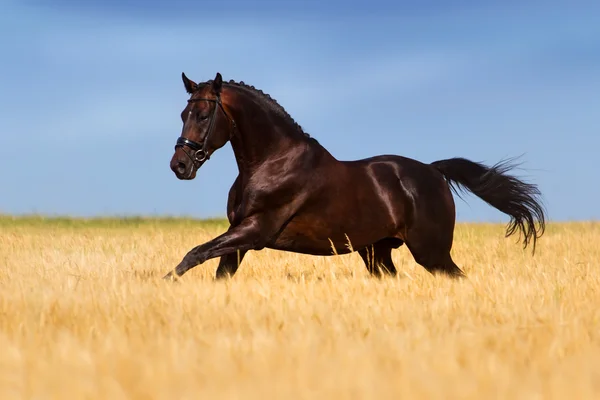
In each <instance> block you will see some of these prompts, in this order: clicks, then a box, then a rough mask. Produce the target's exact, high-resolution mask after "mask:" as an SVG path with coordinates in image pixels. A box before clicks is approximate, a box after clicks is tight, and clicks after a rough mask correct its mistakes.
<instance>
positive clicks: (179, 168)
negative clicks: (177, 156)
mask: <svg viewBox="0 0 600 400" xmlns="http://www.w3.org/2000/svg"><path fill="white" fill-rule="evenodd" d="M177 172H179V173H180V174H183V173H184V172H185V164H184V163H182V162H181V161H180V162H178V163H177Z"/></svg>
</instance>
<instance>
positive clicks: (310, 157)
mask: <svg viewBox="0 0 600 400" xmlns="http://www.w3.org/2000/svg"><path fill="white" fill-rule="evenodd" d="M182 79H183V83H184V85H185V89H186V90H187V92H188V93H189V94H190V95H191V97H190V99H189V100H188V103H187V105H186V107H185V109H184V110H183V112H182V113H181V119H182V121H183V129H182V132H181V136H180V137H179V138H178V139H177V144H176V146H175V154H174V155H173V158H172V159H171V169H172V170H173V172H174V173H175V175H176V176H177V178H179V179H194V177H195V176H196V171H197V170H198V168H200V167H201V166H202V165H203V164H204V162H206V161H207V160H209V158H210V156H211V154H212V153H213V152H214V151H216V150H218V149H219V148H221V147H223V146H224V145H225V144H226V143H227V142H228V141H229V142H231V146H232V148H233V152H234V154H235V159H236V162H237V165H238V169H239V174H238V176H237V178H236V180H235V182H234V183H233V186H232V187H231V190H230V191H229V198H228V201H227V218H228V219H229V222H230V227H229V229H228V230H227V231H226V232H225V233H223V234H222V235H220V236H218V237H216V238H214V239H213V240H211V241H209V242H206V243H204V244H202V245H199V246H197V247H195V248H193V249H192V250H191V251H189V252H188V253H187V254H186V256H185V257H184V258H183V260H182V261H181V262H180V263H179V265H177V267H176V268H175V269H174V270H173V271H171V272H169V273H168V274H167V275H165V277H164V278H171V279H174V278H175V277H176V276H181V275H183V274H184V273H185V272H186V271H188V270H189V269H190V268H193V267H194V266H196V265H199V264H202V263H204V262H205V261H207V260H209V259H212V258H215V257H221V259H220V262H219V266H218V269H217V272H216V276H217V278H223V277H226V276H233V275H234V274H235V272H236V271H237V269H238V267H239V264H240V263H241V261H242V259H243V258H244V255H245V254H246V252H247V251H248V250H260V249H263V248H265V247H266V248H270V249H277V250H285V251H291V252H297V253H304V254H312V255H321V256H326V255H332V254H333V251H332V250H333V249H332V246H334V247H335V250H336V252H337V253H338V254H346V253H349V252H351V251H358V253H359V254H360V256H361V257H362V259H363V260H364V262H365V265H366V267H367V269H368V271H369V272H370V273H371V274H373V275H375V276H381V274H382V273H385V274H389V275H395V274H396V273H397V271H396V268H395V266H394V264H393V262H392V258H391V252H392V249H395V248H398V247H400V246H401V245H402V244H404V243H406V245H407V246H408V249H409V250H410V252H411V254H412V255H413V257H414V258H415V261H416V262H417V263H419V264H420V265H422V266H423V267H424V268H425V269H427V271H429V272H431V273H437V272H443V273H446V274H447V275H449V276H452V277H459V276H463V275H464V274H463V272H462V271H461V269H460V268H459V267H458V266H457V265H456V264H455V263H454V261H453V260H452V257H451V256H450V249H451V248H452V240H453V232H454V224H455V209H454V200H453V197H452V191H457V188H458V185H462V186H463V187H465V188H467V189H469V190H470V191H471V192H473V193H474V194H475V195H477V196H479V197H480V198H481V199H483V200H484V201H486V202H487V203H488V204H490V205H491V206H493V207H495V208H497V209H498V210H500V211H502V212H503V213H505V214H507V215H509V216H510V217H511V218H510V222H509V224H508V226H507V231H506V236H509V235H511V234H513V233H515V232H516V231H519V234H520V233H523V235H524V238H523V246H524V248H525V247H527V245H528V243H529V242H530V241H531V240H533V251H534V252H535V243H536V240H537V239H538V238H539V237H540V236H541V235H542V234H543V232H544V229H545V217H544V209H543V206H542V205H541V204H540V203H539V202H538V200H537V199H536V197H537V196H539V195H540V193H539V190H538V189H537V187H536V186H535V185H532V184H528V183H524V182H522V181H520V180H518V179H517V178H515V177H512V176H510V175H507V174H506V172H507V171H508V170H509V169H511V168H512V166H511V165H510V164H509V163H508V162H501V163H499V164H496V165H495V166H493V167H487V166H485V165H482V164H480V163H475V162H472V161H469V160H466V159H464V158H451V159H447V160H440V161H435V162H433V163H431V164H424V163H422V162H419V161H416V160H413V159H410V158H406V157H401V156H397V155H381V156H376V157H371V158H367V159H363V160H356V161H339V160H337V159H336V158H335V157H333V156H332V155H331V154H330V153H329V152H328V151H327V150H326V149H325V148H323V147H322V146H321V145H320V144H319V143H318V142H317V141H316V140H315V139H313V138H311V137H310V136H309V135H307V134H306V133H305V132H304V131H303V130H302V128H301V127H300V126H299V125H298V124H296V123H295V122H294V120H293V119H292V118H291V117H290V116H289V115H288V114H287V113H286V112H285V110H284V109H283V108H282V107H281V106H280V105H279V104H277V102H276V101H275V100H273V99H272V98H271V97H270V96H268V95H266V94H264V93H263V92H262V91H260V90H257V89H255V88H254V87H252V86H248V85H246V84H244V83H243V82H240V83H236V82H233V81H230V82H229V83H223V80H222V77H221V75H220V74H219V73H217V75H216V77H215V79H214V80H211V81H208V82H205V83H202V84H197V83H195V82H193V81H191V80H190V79H188V78H187V77H186V76H185V74H182ZM451 189H452V190H451ZM457 194H458V192H457ZM536 220H537V223H538V226H537V227H536ZM349 244H351V246H352V250H351V249H350V248H349V246H348V245H349Z"/></svg>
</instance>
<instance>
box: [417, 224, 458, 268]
mask: <svg viewBox="0 0 600 400" xmlns="http://www.w3.org/2000/svg"><path fill="white" fill-rule="evenodd" d="M451 229H452V228H451ZM406 246H407V247H408V249H409V250H410V252H411V254H412V255H413V257H414V258H415V261H416V262H417V263H418V264H419V265H421V266H422V267H424V268H425V269H426V270H427V271H429V272H430V273H431V274H433V275H435V274H438V273H443V274H446V275H448V276H450V277H452V278H460V277H464V276H465V274H464V272H463V271H462V270H461V269H460V268H459V267H458V266H457V265H456V264H455V263H454V261H453V260H452V256H450V249H451V248H452V230H450V231H449V232H448V231H443V230H440V228H439V227H436V228H434V229H430V228H428V227H427V226H426V225H421V226H417V227H414V228H412V229H411V230H410V231H409V233H408V235H407V238H406Z"/></svg>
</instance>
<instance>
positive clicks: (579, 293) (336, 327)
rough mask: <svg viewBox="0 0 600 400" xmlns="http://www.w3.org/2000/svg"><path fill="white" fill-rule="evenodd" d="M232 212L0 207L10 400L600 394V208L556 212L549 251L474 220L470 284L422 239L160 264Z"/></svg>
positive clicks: (5, 388) (467, 235)
mask: <svg viewBox="0 0 600 400" xmlns="http://www.w3.org/2000/svg"><path fill="white" fill-rule="evenodd" d="M225 228H226V225H225V223H224V222H223V221H209V222H201V221H193V220H170V219H163V220H151V219H148V220H146V219H127V220H119V219H104V220H70V219H43V218H36V217H23V218H11V217H0V232H1V234H0V244H1V246H0V262H1V268H0V315H1V319H0V349H2V350H1V352H0V398H2V399H25V398H27V399H33V398H35V399H50V398H53V399H67V398H69V399H84V398H85V399H111V400H117V399H126V398H127V399H150V398H152V399H266V398H269V399H271V398H277V399H286V398H290V399H292V398H293V399H316V398H327V399H329V398H335V399H337V400H341V399H363V398H376V399H392V398H393V399H399V398H410V399H419V398H429V399H438V398H440V399H441V398H444V399H447V398H464V399H466V398H468V399H482V398H513V399H541V398H544V399H564V398H571V399H575V398H576V399H592V398H599V396H600V324H599V322H600V307H599V305H600V270H599V267H600V262H599V260H600V246H599V243H600V223H595V222H587V223H584V222H580V223H550V225H549V226H548V230H547V232H546V234H545V236H544V237H543V238H542V239H541V240H540V242H539V243H538V248H537V251H536V254H535V256H532V255H531V251H530V249H527V250H522V248H521V245H520V244H518V243H516V240H517V237H511V238H508V239H506V238H504V226H503V225H500V224H497V225H496V224H459V225H458V226H457V228H456V234H455V245H454V249H453V253H452V254H453V257H454V259H455V261H456V262H457V264H458V265H459V266H461V268H462V269H463V270H464V271H465V272H466V274H467V275H468V279H466V280H463V281H451V280H449V279H447V278H444V277H434V276H432V275H430V274H429V273H428V272H426V271H425V270H424V269H423V268H422V267H420V266H419V265H417V264H415V262H414V261H413V259H412V257H411V256H410V253H409V252H408V250H407V249H406V247H402V248H400V249H398V250H395V251H394V253H393V257H394V262H395V263H396V266H397V268H398V270H399V271H400V276H399V277H398V278H394V279H391V278H387V279H382V280H377V279H373V278H370V277H369V276H368V275H367V271H366V268H365V267H364V264H363V263H362V261H361V259H360V257H359V256H358V254H356V253H354V254H350V255H344V256H332V257H311V256H303V255H295V254H291V253H283V252H276V251H269V250H263V251H260V252H250V253H249V254H248V255H247V256H246V258H245V259H244V262H243V264H242V266H241V267H240V270H239V272H238V273H237V274H236V275H235V277H234V278H233V279H232V280H229V281H224V282H214V281H213V280H212V276H213V275H214V271H215V268H216V265H217V263H218V261H217V260H210V261H209V262H207V263H206V264H204V265H201V266H198V267H196V268H195V269H193V270H191V271H190V272H188V273H187V274H186V275H185V276H184V277H183V278H182V279H181V280H180V281H179V282H176V283H169V282H165V281H163V280H162V279H161V277H162V276H163V275H164V274H165V273H166V272H167V271H168V270H169V269H171V268H172V267H174V266H175V265H176V264H177V263H178V262H179V261H180V259H181V257H182V256H183V255H184V254H185V253H186V252H187V251H188V250H189V249H191V248H192V247H193V246H195V245H197V244H199V243H202V242H204V241H206V240H208V239H210V238H212V237H213V236H215V235H217V234H219V233H221V232H223V231H224V230H225Z"/></svg>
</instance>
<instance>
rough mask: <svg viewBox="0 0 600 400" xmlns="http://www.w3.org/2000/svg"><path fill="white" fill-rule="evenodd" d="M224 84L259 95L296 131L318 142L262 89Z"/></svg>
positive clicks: (244, 85)
mask: <svg viewBox="0 0 600 400" xmlns="http://www.w3.org/2000/svg"><path fill="white" fill-rule="evenodd" d="M212 82H213V80H212V79H211V80H208V81H206V82H205V83H206V84H212ZM223 83H224V84H225V83H226V84H229V85H232V86H236V87H239V88H243V89H246V90H248V91H250V92H252V93H254V94H258V95H260V97H261V98H262V99H264V100H266V102H267V104H269V105H270V106H271V107H272V109H273V111H275V112H276V113H278V114H279V115H281V116H282V117H284V118H285V119H286V120H287V121H288V122H290V123H291V124H292V125H294V127H296V129H297V130H298V131H299V132H300V133H302V134H303V135H304V136H305V137H307V138H309V139H312V140H316V139H315V138H313V137H311V136H310V135H309V134H308V133H306V132H305V131H304V129H302V127H301V126H300V124H298V123H297V122H296V121H295V120H294V118H292V116H291V115H290V114H289V113H288V112H287V111H286V110H285V108H283V106H282V105H281V104H279V103H278V102H277V100H275V99H274V98H272V97H271V96H270V95H269V94H268V93H265V92H263V91H262V90H260V89H257V88H255V87H254V86H252V85H248V84H247V83H244V81H240V82H236V81H234V80H233V79H231V80H230V81H229V82H223Z"/></svg>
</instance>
